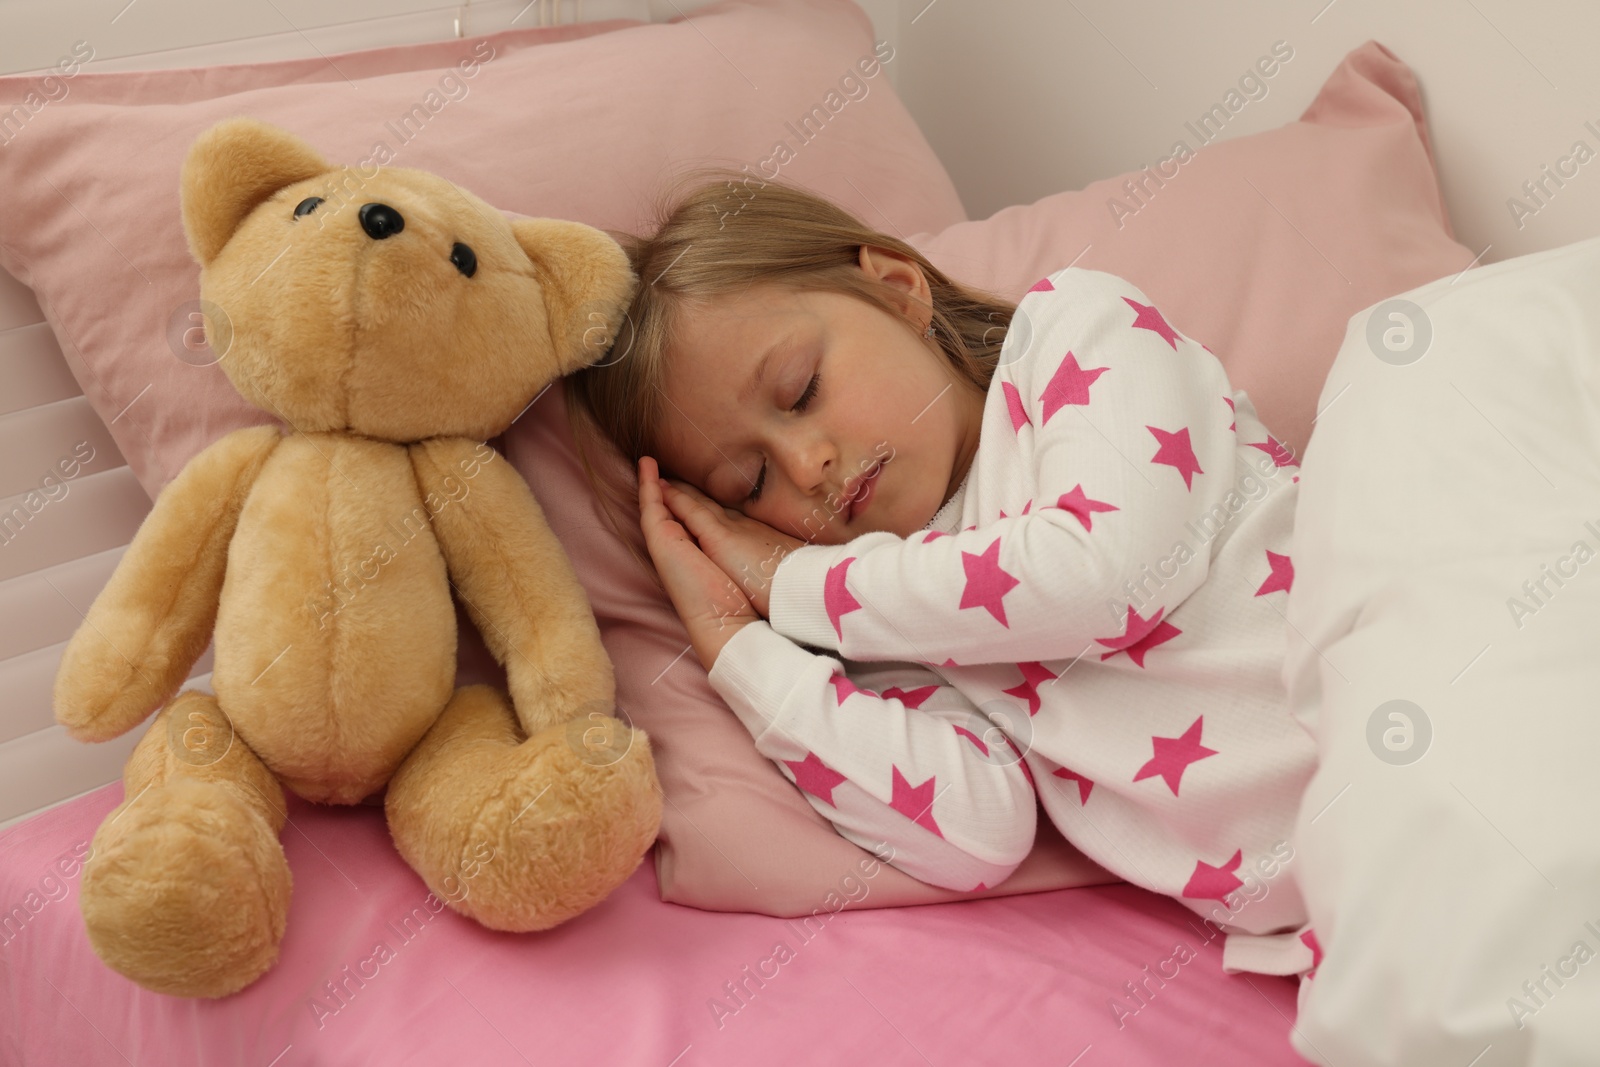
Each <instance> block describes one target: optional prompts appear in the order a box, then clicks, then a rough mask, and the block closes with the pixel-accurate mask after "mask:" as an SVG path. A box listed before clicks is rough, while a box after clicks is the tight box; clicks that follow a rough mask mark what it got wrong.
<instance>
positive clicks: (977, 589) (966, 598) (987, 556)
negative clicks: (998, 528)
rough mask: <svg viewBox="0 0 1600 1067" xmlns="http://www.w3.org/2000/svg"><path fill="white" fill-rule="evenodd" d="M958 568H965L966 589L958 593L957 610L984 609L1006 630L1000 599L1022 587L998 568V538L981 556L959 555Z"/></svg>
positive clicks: (1007, 625)
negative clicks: (959, 608)
mask: <svg viewBox="0 0 1600 1067" xmlns="http://www.w3.org/2000/svg"><path fill="white" fill-rule="evenodd" d="M961 565H962V566H963V567H964V568H966V572H967V585H966V588H965V589H963V590H962V591H961V604H960V605H959V607H962V608H984V609H986V610H987V611H988V612H989V614H990V615H993V616H994V617H995V618H996V619H998V620H999V622H1000V625H1001V626H1004V627H1005V628H1006V629H1008V630H1009V629H1010V628H1011V624H1010V623H1009V622H1007V621H1006V606H1005V603H1004V598H1005V595H1006V594H1007V593H1009V592H1011V590H1013V589H1015V588H1016V587H1017V586H1019V585H1021V584H1022V583H1021V582H1019V581H1018V580H1017V579H1016V578H1015V577H1013V576H1012V575H1010V574H1008V573H1007V572H1006V571H1004V570H1002V569H1001V567H1000V538H998V537H996V538H995V539H994V543H993V544H991V545H990V546H989V547H988V548H986V549H984V550H983V555H981V556H976V555H973V554H972V553H971V552H962V553H961Z"/></svg>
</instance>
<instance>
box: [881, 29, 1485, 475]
mask: <svg viewBox="0 0 1600 1067" xmlns="http://www.w3.org/2000/svg"><path fill="white" fill-rule="evenodd" d="M1184 139H1185V140H1190V139H1191V138H1190V137H1189V136H1188V135H1187V134H1186V136H1185V138H1184ZM1189 147H1190V149H1191V150H1192V149H1196V148H1198V149H1199V151H1198V152H1197V153H1196V154H1195V155H1194V156H1193V158H1191V159H1190V160H1189V161H1188V162H1186V163H1182V164H1178V163H1177V162H1176V161H1174V162H1173V163H1172V164H1169V165H1168V167H1167V170H1168V171H1172V170H1173V169H1174V168H1176V173H1172V174H1171V175H1170V176H1169V177H1165V178H1163V176H1162V175H1161V173H1160V172H1158V171H1157V170H1156V168H1155V167H1154V166H1151V167H1149V168H1147V171H1148V173H1149V174H1150V175H1152V177H1149V178H1146V177H1145V176H1144V175H1145V172H1141V171H1131V172H1129V173H1127V174H1119V175H1117V176H1116V177H1113V178H1105V179H1102V180H1100V181H1097V182H1094V183H1092V184H1090V185H1088V186H1087V187H1085V188H1084V189H1082V190H1074V191H1069V192H1062V193H1055V194H1053V195H1051V196H1047V197H1044V198H1043V199H1041V200H1038V201H1035V202H1034V203H1032V204H1028V205H1025V206H1024V205H1017V206H1013V207H1008V208H1005V209H1003V210H1001V211H997V212H995V213H994V214H993V215H991V216H990V217H989V218H987V219H984V220H983V221H981V222H963V223H958V224H957V225H955V226H951V227H949V228H948V229H944V230H933V231H929V232H927V233H919V234H916V235H915V236H913V237H911V238H910V243H911V244H912V245H913V246H915V247H916V248H917V250H918V251H920V252H922V253H923V254H924V255H926V256H927V257H928V258H929V259H930V260H931V261H932V262H933V263H934V264H935V265H936V266H938V267H939V268H940V269H941V270H944V271H946V272H947V273H949V274H951V275H953V276H955V277H957V278H960V279H961V280H962V281H965V282H969V283H971V284H973V285H976V286H979V287H981V288H985V289H988V290H989V291H990V292H993V293H998V294H999V295H1001V296H1004V297H1006V298H1008V299H1011V300H1019V299H1021V297H1022V294H1023V293H1025V292H1027V290H1028V287H1029V286H1031V285H1032V284H1033V283H1034V282H1036V281H1038V280H1039V279H1040V278H1042V277H1044V276H1045V275H1046V274H1049V273H1051V272H1052V271H1055V270H1059V269H1060V268H1061V267H1064V266H1066V265H1067V264H1069V263H1072V262H1073V261H1074V260H1076V265H1077V266H1080V267H1088V268H1092V269H1094V270H1103V271H1109V272H1110V273H1112V274H1118V275H1121V276H1123V277H1125V278H1127V279H1128V280H1129V281H1131V282H1133V283H1134V284H1135V285H1137V286H1139V288H1141V289H1143V290H1144V291H1145V292H1146V293H1148V294H1149V295H1150V297H1151V298H1152V299H1153V300H1155V301H1156V303H1157V304H1159V305H1160V307H1161V313H1162V314H1163V315H1165V316H1166V317H1167V318H1168V319H1169V320H1170V321H1171V322H1172V324H1173V325H1174V326H1175V327H1177V328H1178V329H1180V330H1182V331H1183V332H1184V333H1186V334H1188V335H1189V336H1191V337H1193V338H1195V339H1196V340H1199V341H1202V342H1204V343H1205V344H1206V346H1207V347H1209V348H1210V349H1211V350H1212V351H1214V352H1215V353H1216V355H1217V357H1218V358H1219V359H1220V360H1221V361H1222V364H1223V366H1224V367H1225V368H1226V369H1227V371H1228V377H1229V379H1230V380H1231V381H1232V382H1233V385H1234V387H1235V388H1238V389H1243V390H1244V391H1245V392H1247V393H1249V394H1250V400H1251V402H1252V403H1253V404H1254V405H1255V408H1256V413H1257V414H1258V415H1259V416H1260V418H1261V421H1262V423H1263V424H1264V425H1265V426H1266V427H1267V429H1268V430H1269V431H1271V433H1272V435H1273V436H1274V437H1276V438H1277V439H1278V440H1279V441H1281V442H1283V443H1285V444H1287V445H1288V446H1289V448H1290V450H1291V451H1292V452H1293V453H1294V454H1295V455H1296V456H1299V455H1301V454H1303V453H1304V451H1305V446H1306V442H1307V441H1308V440H1310V438H1311V430H1312V420H1313V419H1314V418H1315V417H1316V414H1317V410H1316V407H1317V396H1318V394H1319V393H1320V392H1321V390H1322V383H1323V381H1324V379H1325V378H1326V377H1327V375H1328V368H1329V366H1330V365H1331V364H1332V362H1333V357H1334V354H1335V353H1336V352H1338V350H1339V345H1340V343H1341V342H1342V341H1343V340H1344V332H1345V323H1346V322H1347V321H1348V320H1349V318H1350V316H1351V315H1354V314H1355V313H1356V312H1357V311H1360V310H1362V309H1364V308H1367V307H1370V306H1371V305H1373V304H1375V303H1377V302H1378V301H1380V300H1383V299H1385V298H1387V297H1390V296H1393V295H1394V294H1396V293H1401V292H1405V291H1406V290H1407V289H1411V288H1414V287H1415V286H1418V285H1421V284H1423V283H1424V282H1430V281H1432V280H1433V279H1435V278H1438V277H1440V276H1442V275H1445V274H1451V273H1455V272H1457V271H1460V270H1463V269H1465V268H1466V266H1467V264H1468V263H1470V262H1471V261H1472V258H1473V254H1472V253H1471V252H1470V251H1468V250H1467V249H1466V248H1465V247H1464V246H1463V245H1461V244H1459V243H1458V242H1457V241H1456V240H1455V233H1454V231H1453V230H1452V229H1451V226H1450V219H1449V217H1448V216H1447V215H1446V213H1445V207H1444V199H1443V197H1442V196H1441V194H1440V192H1439V181H1438V176H1437V173H1436V171H1435V169H1434V159H1433V148H1432V146H1431V144H1430V142H1429V139H1428V130H1427V125H1426V122H1425V120H1424V115H1423V110H1422V94H1421V92H1420V90H1419V89H1418V87H1417V79H1416V76H1415V75H1413V74H1412V73H1411V68H1409V67H1407V66H1406V65H1405V64H1404V63H1402V62H1401V61H1400V60H1399V59H1398V58H1396V57H1395V55H1394V53H1393V52H1390V51H1389V50H1388V49H1387V48H1385V47H1384V46H1383V45H1381V44H1379V43H1378V42H1377V41H1372V40H1369V41H1367V42H1366V43H1365V44H1363V45H1361V46H1360V47H1359V48H1356V49H1354V50H1353V51H1351V52H1350V53H1349V54H1347V55H1346V56H1345V57H1344V60H1343V61H1342V62H1340V64H1339V66H1338V67H1337V68H1336V69H1335V70H1334V72H1333V73H1332V74H1331V75H1330V76H1329V77H1328V80H1327V82H1326V83H1324V85H1323V86H1322V90H1321V91H1320V92H1319V93H1318V94H1317V97H1316V99H1315V100H1313V101H1312V102H1311V106H1310V107H1308V108H1306V110H1305V112H1304V113H1303V114H1302V115H1301V116H1300V121H1298V122H1293V123H1290V124H1289V125H1287V126H1282V127H1279V128H1278V129H1275V130H1268V131H1265V132H1263V133H1258V134H1255V135H1253V136H1249V137H1237V138H1234V139H1233V140H1230V141H1221V142H1217V143H1214V144H1211V145H1208V146H1205V147H1200V146H1199V145H1197V144H1190V145H1189ZM1129 179H1133V180H1134V181H1135V182H1136V183H1140V184H1142V185H1143V187H1144V189H1146V190H1148V193H1140V195H1139V198H1138V199H1135V198H1134V197H1132V196H1130V195H1129V193H1128V191H1127V189H1126V188H1125V187H1124V183H1125V182H1127V181H1128V180H1129ZM1116 202H1120V203H1121V204H1122V205H1123V207H1122V208H1121V209H1115V210H1114V203H1116ZM1119 219H1120V223H1119V221H1118V220H1119ZM1085 249H1087V251H1085ZM1080 253H1081V254H1082V258H1081V259H1080V258H1079V255H1080Z"/></svg>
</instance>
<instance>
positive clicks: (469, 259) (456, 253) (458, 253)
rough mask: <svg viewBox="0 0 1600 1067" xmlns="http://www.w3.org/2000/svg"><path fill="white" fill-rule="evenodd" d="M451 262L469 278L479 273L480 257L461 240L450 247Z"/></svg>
mask: <svg viewBox="0 0 1600 1067" xmlns="http://www.w3.org/2000/svg"><path fill="white" fill-rule="evenodd" d="M450 262H452V263H454V264H455V265H456V270H458V271H460V272H461V273H462V274H464V275H466V276H467V277H468V278H470V277H472V276H473V275H474V274H476V273H478V257H477V255H476V253H474V252H473V251H472V249H470V248H468V247H467V246H466V245H464V244H462V243H461V242H460V241H457V242H456V243H455V244H454V245H452V246H451V247H450Z"/></svg>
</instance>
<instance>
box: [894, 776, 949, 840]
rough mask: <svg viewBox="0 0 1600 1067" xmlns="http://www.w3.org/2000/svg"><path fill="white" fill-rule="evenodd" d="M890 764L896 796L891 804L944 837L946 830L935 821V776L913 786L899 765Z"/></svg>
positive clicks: (911, 818) (907, 816)
mask: <svg viewBox="0 0 1600 1067" xmlns="http://www.w3.org/2000/svg"><path fill="white" fill-rule="evenodd" d="M889 766H890V769H891V770H893V772H894V798H893V799H892V800H890V801H889V806H890V807H891V808H893V809H894V810H895V811H898V812H899V813H900V814H901V815H904V816H905V817H906V818H908V819H910V820H911V821H912V822H914V823H917V824H918V825H920V826H924V827H926V828H927V829H929V830H932V831H933V832H934V833H936V834H938V835H939V836H940V837H943V836H944V831H943V830H941V829H939V824H938V823H936V822H934V821H933V777H929V779H928V780H927V781H926V782H923V783H922V784H921V785H919V786H912V784H911V783H910V782H908V781H906V779H905V775H903V774H901V773H900V768H899V767H896V766H894V764H892V763H891V764H890V765H889Z"/></svg>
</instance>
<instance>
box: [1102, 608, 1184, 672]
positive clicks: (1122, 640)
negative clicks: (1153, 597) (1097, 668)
mask: <svg viewBox="0 0 1600 1067" xmlns="http://www.w3.org/2000/svg"><path fill="white" fill-rule="evenodd" d="M1166 610H1167V609H1166V608H1157V609H1156V613H1155V614H1154V615H1152V616H1151V617H1150V618H1148V619H1146V618H1144V617H1143V616H1141V615H1140V614H1139V613H1138V612H1137V611H1134V610H1133V605H1132V604H1129V605H1128V620H1127V623H1128V624H1127V628H1126V629H1125V630H1123V632H1122V634H1121V635H1120V636H1113V637H1097V638H1095V640H1096V641H1097V642H1099V643H1100V644H1102V645H1105V646H1106V647H1107V648H1109V649H1111V651H1110V652H1107V653H1106V654H1105V655H1103V656H1101V657H1100V662H1102V663H1104V662H1105V661H1106V660H1108V659H1110V658H1111V657H1112V656H1115V655H1116V654H1117V653H1118V652H1126V653H1127V654H1128V658H1129V659H1131V660H1133V662H1134V663H1136V664H1138V665H1139V666H1140V667H1143V666H1144V654H1145V653H1146V652H1148V651H1150V650H1151V649H1152V648H1154V647H1156V646H1157V645H1160V644H1165V643H1166V642H1168V641H1171V640H1172V639H1173V638H1174V637H1177V636H1178V635H1179V634H1181V633H1183V631H1182V630H1180V629H1178V628H1177V627H1176V626H1174V625H1172V624H1171V623H1170V622H1162V621H1161V615H1162V613H1163V612H1165V611H1166Z"/></svg>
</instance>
